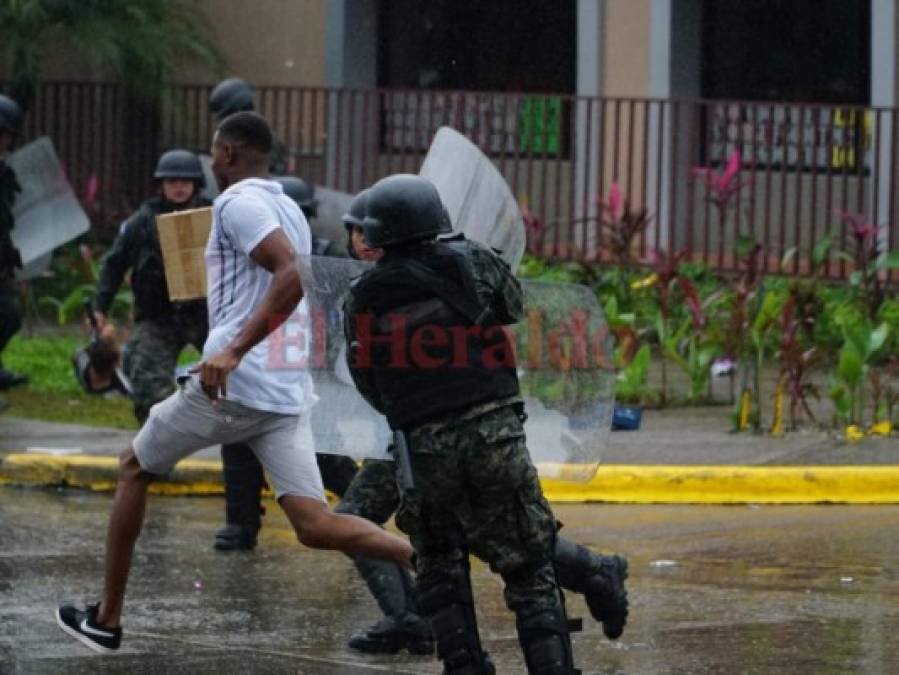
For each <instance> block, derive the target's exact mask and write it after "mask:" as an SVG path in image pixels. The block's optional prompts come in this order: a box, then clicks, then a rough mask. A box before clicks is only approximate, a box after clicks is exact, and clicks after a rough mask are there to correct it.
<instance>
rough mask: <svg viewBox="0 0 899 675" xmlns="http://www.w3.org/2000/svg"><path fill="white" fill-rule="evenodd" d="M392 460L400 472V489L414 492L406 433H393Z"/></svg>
mask: <svg viewBox="0 0 899 675" xmlns="http://www.w3.org/2000/svg"><path fill="white" fill-rule="evenodd" d="M393 459H394V460H395V461H396V463H397V466H398V468H399V471H400V488H401V489H402V490H403V492H409V491H410V490H414V489H415V477H414V476H413V475H412V457H411V456H410V455H409V444H408V443H407V442H406V432H405V431H403V430H402V429H397V430H396V431H394V432H393Z"/></svg>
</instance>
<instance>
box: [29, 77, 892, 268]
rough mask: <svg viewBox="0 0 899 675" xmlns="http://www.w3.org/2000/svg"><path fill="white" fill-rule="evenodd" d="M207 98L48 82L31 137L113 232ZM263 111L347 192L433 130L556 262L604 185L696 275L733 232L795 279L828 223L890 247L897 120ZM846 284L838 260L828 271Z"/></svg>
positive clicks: (790, 112) (633, 104) (734, 112)
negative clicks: (644, 213) (466, 148)
mask: <svg viewBox="0 0 899 675" xmlns="http://www.w3.org/2000/svg"><path fill="white" fill-rule="evenodd" d="M208 94H209V88H208V87H205V86H173V87H171V88H170V89H169V91H168V92H167V93H166V95H165V97H164V98H163V101H162V103H161V104H152V103H148V102H147V101H144V100H141V99H140V98H138V97H136V96H135V95H133V94H129V93H128V92H127V91H126V90H125V89H124V88H123V87H121V86H119V85H113V84H96V83H68V82H53V83H46V84H44V85H42V86H41V88H40V91H39V93H38V96H37V100H36V102H35V105H34V108H33V110H32V111H31V112H30V114H29V115H28V118H27V124H26V136H37V135H40V134H47V135H49V136H50V137H51V138H52V139H53V140H54V143H55V144H56V147H57V149H58V151H59V153H60V156H61V158H62V160H63V162H64V164H65V165H66V166H67V168H68V171H69V176H70V179H71V180H72V183H73V185H75V187H76V189H79V186H82V185H85V184H86V182H87V180H88V178H89V177H90V176H91V175H96V176H97V177H98V178H99V180H100V185H101V192H102V196H103V202H102V209H101V210H100V217H106V218H110V217H112V216H111V214H113V213H114V212H116V211H117V210H120V209H123V208H127V207H128V206H131V205H134V204H136V203H138V202H139V201H140V200H141V198H142V197H144V196H145V195H146V193H147V191H148V190H149V185H150V176H151V170H152V167H153V164H154V163H155V159H156V157H157V156H158V154H159V152H161V151H162V150H164V149H166V148H169V147H175V146H183V147H190V148H193V149H196V150H201V151H205V150H206V149H207V148H208V147H209V144H210V140H211V136H212V132H213V123H212V120H211V119H210V117H209V114H208V111H207V99H208ZM258 109H259V110H260V112H261V113H262V114H264V115H265V116H266V117H267V118H268V119H269V120H270V121H271V123H272V126H273V128H274V130H275V132H276V134H277V135H278V136H279V137H280V139H281V140H282V141H283V142H284V143H285V144H286V145H287V147H288V148H289V151H290V156H291V169H292V171H293V172H294V173H297V174H298V175H301V176H303V177H305V178H308V179H311V180H313V181H314V182H316V183H318V184H323V185H327V186H329V187H332V188H335V189H339V190H344V191H348V192H355V191H357V190H359V189H361V188H362V187H364V186H366V185H369V184H370V183H372V182H374V181H375V180H377V179H378V178H380V177H382V176H385V175H387V174H390V173H395V172H416V171H417V170H418V168H419V167H420V165H421V162H422V159H423V158H424V155H425V153H426V152H427V148H428V146H429V144H430V141H431V138H432V137H433V135H434V133H435V132H436V130H437V129H438V128H439V127H441V126H443V125H448V126H451V127H453V128H455V129H457V130H459V131H460V132H462V133H464V134H465V135H466V136H468V137H469V138H470V139H471V140H472V141H473V142H475V143H476V144H477V145H478V146H480V147H481V148H482V149H483V150H484V152H485V153H487V154H488V156H490V157H491V158H492V160H493V161H494V163H495V164H496V166H497V168H498V169H499V170H500V171H501V172H502V174H503V175H504V176H505V177H506V179H507V181H508V183H509V185H510V186H511V188H512V191H513V193H514V194H515V195H516V196H517V197H518V198H519V199H520V201H521V202H522V203H523V204H526V205H527V207H528V209H529V210H530V212H531V213H533V214H534V215H535V216H536V217H537V219H538V220H539V222H540V223H541V224H542V226H541V227H539V228H534V229H532V231H531V232H530V233H529V247H530V250H531V251H532V252H534V253H537V254H539V255H544V256H549V257H553V258H557V259H562V260H584V261H587V262H597V261H598V262H601V261H604V260H607V259H609V251H608V246H607V245H606V244H607V240H606V237H607V234H606V233H604V231H603V229H602V228H601V226H600V223H599V220H600V216H601V208H600V206H599V203H600V200H602V199H604V197H605V196H606V195H608V193H609V189H610V185H611V183H612V182H613V181H615V182H617V184H618V185H619V186H620V188H621V190H622V192H623V193H624V195H625V196H626V197H627V199H628V201H629V203H630V205H631V207H632V208H643V207H645V208H646V209H647V210H648V212H649V214H650V215H651V217H652V218H651V222H650V225H649V227H648V228H647V230H646V231H645V233H644V234H643V236H641V237H640V238H639V239H638V241H637V242H636V244H635V250H634V256H635V257H636V258H643V257H645V256H646V255H647V254H648V253H649V251H650V250H651V249H659V250H664V251H674V250H680V249H687V250H688V251H689V252H690V256H691V259H692V260H694V261H697V262H704V263H707V264H709V265H711V266H712V267H714V268H717V269H720V270H724V271H727V270H734V269H736V268H737V267H738V261H737V260H736V259H735V256H734V255H733V253H732V251H733V250H734V243H735V241H736V239H737V236H738V234H743V235H749V236H752V237H754V238H755V239H756V240H757V241H758V242H759V243H761V244H762V245H763V246H764V251H765V255H764V260H765V265H766V269H767V271H769V272H777V271H779V268H780V260H781V258H782V256H783V255H784V253H785V252H786V251H787V250H789V249H791V248H793V247H797V248H798V249H799V250H800V254H799V255H797V256H796V257H794V258H793V259H792V261H791V263H790V266H789V269H787V270H786V272H787V273H793V274H802V273H807V272H808V270H809V262H808V259H809V252H810V251H811V250H812V249H813V248H814V246H815V244H816V243H817V242H818V241H820V240H821V238H822V237H824V236H826V235H827V234H828V233H832V234H834V235H835V236H836V237H838V238H839V237H843V238H844V237H847V236H849V232H848V231H847V226H846V224H845V222H844V221H842V220H841V219H840V218H839V217H838V216H837V212H839V211H845V212H849V213H852V214H863V215H864V216H865V217H867V218H868V219H870V220H871V221H872V222H873V223H876V224H878V225H880V239H881V245H882V246H883V247H885V248H891V249H895V248H899V231H897V228H896V227H895V226H894V225H893V223H895V222H897V220H899V219H897V217H896V211H897V204H896V198H895V194H896V187H897V180H899V175H897V174H899V171H897V170H896V169H895V168H894V167H896V159H897V143H899V138H897V133H896V123H897V110H895V109H886V108H861V107H854V106H834V105H813V104H808V105H806V104H794V103H758V102H740V101H709V100H682V99H677V100H662V99H647V98H643V99H623V98H586V97H576V96H564V95H533V94H524V93H486V92H464V91H430V90H429V91H420V90H414V91H413V90H410V91H402V90H374V89H371V90H353V89H333V88H321V87H296V88H270V87H263V88H261V89H260V90H259V91H258ZM735 151H739V153H740V155H741V157H742V163H743V166H742V170H741V173H740V175H739V178H738V180H739V181H740V183H741V184H742V186H743V187H742V188H741V189H739V190H737V191H736V193H735V194H734V196H733V199H732V201H731V202H730V204H729V206H728V208H727V210H726V212H724V213H722V212H721V211H719V209H718V208H717V206H716V205H715V203H714V202H713V201H711V200H710V199H708V196H709V194H708V187H707V185H706V183H705V181H704V180H703V178H702V177H701V176H699V175H698V173H697V172H696V169H697V168H710V169H714V170H716V171H722V170H723V168H724V166H725V165H726V163H727V161H728V159H729V158H731V157H732V156H733V153H734V152H735ZM846 273H847V263H846V261H845V260H843V259H839V258H836V257H834V259H832V260H831V262H830V264H829V265H828V267H827V269H826V274H827V275H828V276H831V277H840V276H843V275H845V274H846Z"/></svg>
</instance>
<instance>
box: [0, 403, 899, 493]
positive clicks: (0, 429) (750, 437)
mask: <svg viewBox="0 0 899 675" xmlns="http://www.w3.org/2000/svg"><path fill="white" fill-rule="evenodd" d="M726 424H727V411H726V409H724V408H721V407H714V408H676V409H668V410H662V411H654V410H647V411H645V412H644V415H643V427H642V428H641V429H640V430H639V431H632V432H614V433H612V434H611V435H610V437H609V446H608V449H607V451H606V452H605V453H604V456H603V464H602V466H601V468H600V471H599V472H598V474H597V477H596V478H595V479H594V480H593V481H591V482H590V483H588V484H581V485H577V484H564V483H559V482H556V481H545V482H544V487H545V489H546V491H547V494H548V496H550V498H551V499H553V500H555V501H614V502H636V503H655V502H688V503H697V502H707V503H745V502H759V503H815V502H856V503H899V437H897V436H895V435H894V436H893V437H892V438H865V439H864V440H862V441H861V442H860V443H857V444H848V443H846V442H845V441H843V440H842V439H840V438H838V437H837V436H835V435H831V434H827V433H824V432H817V431H814V432H796V433H792V434H788V435H787V436H786V437H785V438H780V439H775V438H771V437H768V436H764V435H755V434H751V433H743V434H733V433H730V432H729V431H728V429H727V427H726ZM133 436H134V432H133V431H129V430H120V429H104V428H96V427H82V426H78V425H70V424H55V423H49V422H38V421H32V420H23V419H16V418H10V417H5V416H4V417H0V453H2V454H0V483H6V484H16V485H69V486H79V487H86V488H89V489H93V490H107V489H112V488H113V487H114V485H115V476H116V468H117V460H116V456H117V455H118V453H119V452H120V451H121V450H122V449H124V448H126V447H127V446H128V444H129V443H130V442H131V440H132V438H133ZM155 490H156V491H157V492H162V493H170V494H216V493H220V492H221V491H222V484H221V464H220V461H219V454H218V448H209V449H207V450H203V451H201V452H199V453H197V454H196V455H194V456H193V457H192V458H191V459H190V460H185V461H184V462H181V463H180V464H179V465H178V467H177V468H176V469H175V470H174V471H173V472H172V473H171V474H170V475H169V476H168V477H167V479H166V480H165V481H162V482H160V483H158V484H156V487H155Z"/></svg>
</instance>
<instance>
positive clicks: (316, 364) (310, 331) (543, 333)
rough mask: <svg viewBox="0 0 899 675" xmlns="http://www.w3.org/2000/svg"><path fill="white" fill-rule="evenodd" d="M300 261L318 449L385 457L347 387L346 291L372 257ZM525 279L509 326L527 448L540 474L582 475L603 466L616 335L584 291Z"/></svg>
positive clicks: (378, 430)
mask: <svg viewBox="0 0 899 675" xmlns="http://www.w3.org/2000/svg"><path fill="white" fill-rule="evenodd" d="M299 266H300V274H301V277H302V279H303V287H304V289H305V293H306V295H305V298H306V304H307V307H308V314H309V320H308V326H306V327H305V333H304V336H305V337H304V345H305V344H308V346H309V349H308V352H305V351H304V353H306V354H307V356H306V359H305V363H304V365H305V366H306V367H307V368H308V370H309V372H310V373H311V374H312V378H313V381H314V383H315V392H316V395H317V396H318V398H319V401H318V403H317V404H316V405H315V406H314V408H313V409H312V411H311V413H310V419H311V424H312V435H313V438H314V443H315V449H316V452H323V453H329V454H341V455H349V456H352V457H358V458H361V457H378V458H381V459H389V458H390V456H389V455H387V454H386V446H387V443H388V442H389V440H390V431H389V429H388V427H387V423H386V420H385V419H384V418H383V416H381V415H380V414H379V413H377V412H376V411H375V410H374V409H373V408H371V407H370V406H369V405H368V404H367V403H366V402H365V400H364V399H363V398H362V396H361V395H360V394H359V393H358V392H357V391H356V388H355V387H354V386H353V383H352V379H351V378H350V376H349V371H348V369H347V366H346V345H345V340H344V336H343V331H342V326H343V317H342V315H341V308H342V306H343V300H344V297H345V295H346V293H347V291H348V290H349V287H350V283H351V282H352V280H353V279H355V278H357V277H359V276H361V275H362V274H363V273H364V272H365V270H367V269H368V268H369V267H370V263H363V262H359V261H354V260H349V259H341V258H324V257H318V256H304V257H301V258H300V261H299ZM522 284H523V287H524V290H525V318H524V319H523V320H522V321H521V322H520V323H519V324H517V325H516V326H514V327H511V330H512V332H513V333H514V337H515V340H514V342H515V347H516V360H517V367H518V372H519V377H520V380H521V391H522V395H523V397H524V399H525V411H526V413H527V415H528V419H527V422H526V423H525V431H526V433H527V438H528V448H529V450H530V452H531V456H532V458H533V460H534V463H535V464H536V465H537V469H538V471H539V472H540V475H541V477H543V478H554V479H559V480H568V481H578V482H585V481H588V480H590V479H591V478H592V477H593V475H594V474H595V472H596V469H597V467H598V466H599V461H600V453H601V451H602V450H603V448H604V447H605V445H606V442H607V439H608V433H609V430H610V427H611V421H612V408H613V404H614V391H615V373H614V369H613V366H612V359H611V357H610V354H611V347H612V340H611V337H610V335H609V332H608V329H607V326H606V323H605V319H604V317H603V314H602V310H601V308H600V306H599V303H598V302H597V300H596V297H595V295H594V294H593V292H592V291H590V289H588V288H586V287H584V286H577V285H574V284H562V283H558V284H557V283H541V282H532V281H523V282H522ZM306 341H308V342H306ZM276 344H277V342H276Z"/></svg>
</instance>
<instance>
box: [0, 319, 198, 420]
mask: <svg viewBox="0 0 899 675" xmlns="http://www.w3.org/2000/svg"><path fill="white" fill-rule="evenodd" d="M86 342H87V338H86V337H85V335H84V334H83V332H81V331H79V330H73V331H72V332H71V333H69V332H65V333H61V334H53V335H33V336H23V335H21V334H20V335H17V336H15V337H14V338H13V339H12V341H11V342H10V343H9V345H8V346H7V348H6V349H5V350H4V352H3V365H4V366H5V367H7V368H9V369H10V370H13V371H15V372H17V373H23V374H25V375H27V376H28V378H29V382H28V384H27V385H26V386H24V387H18V388H16V389H13V390H11V391H7V392H4V393H3V394H2V399H3V400H4V401H5V402H6V403H7V404H8V405H9V407H8V408H7V409H6V410H4V411H3V414H4V415H11V416H14V417H27V418H31V419H38V420H47V421H50V422H68V423H72V424H87V425H91V426H109V427H118V428H121V429H136V428H137V422H136V420H135V419H134V414H133V413H132V410H131V401H129V400H128V399H125V398H120V397H115V398H102V397H100V396H91V395H89V394H86V393H85V392H84V391H83V390H82V389H81V387H80V386H79V385H78V382H77V380H76V379H75V372H74V370H73V369H72V354H73V353H74V352H75V350H76V349H78V348H79V347H83V346H84V345H85V344H86ZM199 358H200V355H199V354H198V353H197V351H196V350H195V349H194V348H193V347H188V348H187V349H185V350H184V351H183V352H182V353H181V358H179V359H178V362H179V363H180V364H185V363H191V362H193V361H198V360H199Z"/></svg>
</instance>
